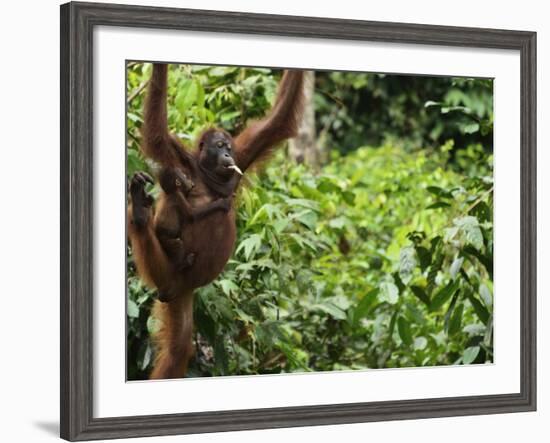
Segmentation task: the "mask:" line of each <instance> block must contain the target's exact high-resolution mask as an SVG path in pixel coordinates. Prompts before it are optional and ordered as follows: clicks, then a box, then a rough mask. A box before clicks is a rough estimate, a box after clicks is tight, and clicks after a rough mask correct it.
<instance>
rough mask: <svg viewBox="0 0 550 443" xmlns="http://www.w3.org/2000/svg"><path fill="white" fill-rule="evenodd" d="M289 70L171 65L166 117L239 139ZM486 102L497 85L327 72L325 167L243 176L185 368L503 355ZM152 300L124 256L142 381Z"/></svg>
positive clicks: (133, 98)
mask: <svg viewBox="0 0 550 443" xmlns="http://www.w3.org/2000/svg"><path fill="white" fill-rule="evenodd" d="M149 73H150V65H147V64H139V63H138V64H131V65H130V66H129V69H128V135H129V137H128V168H127V172H128V175H131V174H132V173H133V172H134V171H136V170H143V169H144V170H149V171H150V170H151V169H150V168H151V166H152V165H150V164H148V163H147V162H145V161H144V160H143V158H142V157H141V155H140V153H139V149H138V148H139V126H140V124H141V121H142V120H141V109H142V102H143V96H144V94H143V87H144V86H145V82H146V81H147V79H148V78H149ZM279 75H280V73H279V72H277V71H272V70H268V69H237V68H226V67H210V68H206V67H201V66H188V65H185V66H181V67H178V68H177V69H175V68H174V69H171V72H170V90H169V94H168V95H169V97H170V103H169V109H170V112H169V123H170V127H171V129H172V130H174V131H175V132H176V133H178V135H179V136H180V137H181V138H182V139H183V140H186V139H188V140H192V139H193V138H194V137H195V136H196V135H197V131H199V130H200V129H201V128H203V127H204V126H205V125H209V124H219V122H221V124H222V126H224V127H225V128H226V129H229V130H231V131H238V129H239V125H242V124H244V122H246V120H248V119H250V118H255V117H258V116H260V115H262V114H263V113H264V112H265V110H266V109H267V108H268V107H269V106H270V103H271V102H272V101H273V98H274V94H275V91H276V85H277V80H278V76H279ZM369 97H370V98H369ZM491 97H492V92H491V83H490V82H489V81H486V80H465V79H445V78H438V79H434V78H431V77H405V76H389V75H387V76H382V75H376V74H350V73H346V74H341V73H318V74H317V79H316V95H315V106H316V108H315V109H316V113H317V114H316V119H317V127H318V134H319V136H320V143H324V144H325V146H324V148H325V149H326V150H327V152H328V153H329V157H328V161H327V162H326V164H325V165H324V166H323V167H322V168H321V169H320V170H315V171H313V170H312V169H311V168H310V167H308V166H307V165H298V164H295V163H293V162H291V161H289V160H288V159H287V156H286V152H285V149H284V148H283V149H280V150H279V151H278V153H277V155H276V156H275V157H274V158H273V159H272V160H271V161H270V162H269V163H268V165H267V167H266V168H265V169H264V170H263V171H262V172H260V173H259V174H248V173H247V175H246V178H245V182H246V186H245V187H243V188H242V189H241V191H240V193H239V195H238V199H237V208H238V239H237V246H236V249H235V252H234V254H233V257H232V259H231V260H230V262H229V263H228V265H227V266H226V268H225V271H224V272H223V274H222V275H220V277H219V278H218V279H217V280H216V281H215V282H213V283H212V284H210V285H208V286H206V287H204V288H201V289H200V290H198V291H197V296H196V303H195V322H196V332H195V343H196V350H197V352H196V358H195V360H194V362H193V363H192V366H191V370H190V371H191V372H190V375H192V376H207V375H224V374H258V373H280V372H291V371H312V370H315V371H317V370H335V369H364V368H383V367H404V366H424V365H448V364H469V363H483V362H486V361H492V358H493V355H492V343H493V337H492V330H493V328H492V299H493V296H492V289H493V286H492V269H493V264H492V263H493V258H492V251H493V243H492V238H493V235H492V233H493V225H492V214H493V211H492V189H493V188H492V187H493V184H492V155H491V148H492V146H491V141H492V99H491ZM371 103H372V106H371ZM152 191H153V192H158V190H157V189H153V190H152ZM154 298H155V293H154V291H152V290H149V289H147V288H145V287H144V286H143V284H142V283H141V281H140V280H139V278H138V277H137V276H136V274H135V269H134V266H133V262H132V256H131V250H130V249H129V250H128V328H127V331H128V347H127V349H128V378H129V379H140V378H145V377H146V376H147V372H148V371H149V369H150V365H151V360H152V356H153V351H154V350H153V349H152V347H151V344H150V342H149V338H148V337H149V333H150V332H151V331H152V330H153V329H154V328H155V327H156V325H155V321H154V319H152V318H151V317H150V316H149V314H150V307H151V304H152V302H153V300H154Z"/></svg>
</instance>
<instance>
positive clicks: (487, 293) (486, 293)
mask: <svg viewBox="0 0 550 443" xmlns="http://www.w3.org/2000/svg"><path fill="white" fill-rule="evenodd" d="M479 295H480V297H481V299H482V300H483V303H485V306H487V307H488V308H490V307H491V306H492V305H493V294H491V290H490V289H489V288H488V287H487V285H486V284H485V283H481V284H480V285H479Z"/></svg>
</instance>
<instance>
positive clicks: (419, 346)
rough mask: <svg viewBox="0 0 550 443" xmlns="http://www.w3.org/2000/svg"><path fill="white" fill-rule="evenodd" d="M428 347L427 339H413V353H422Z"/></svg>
mask: <svg viewBox="0 0 550 443" xmlns="http://www.w3.org/2000/svg"><path fill="white" fill-rule="evenodd" d="M426 346H428V339H427V338H426V337H416V338H415V339H414V343H413V347H414V350H415V351H423V350H424V349H426Z"/></svg>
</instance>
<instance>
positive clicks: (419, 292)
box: [411, 285, 430, 307]
mask: <svg viewBox="0 0 550 443" xmlns="http://www.w3.org/2000/svg"><path fill="white" fill-rule="evenodd" d="M411 291H412V293H413V294H414V295H415V296H416V297H417V298H418V299H419V300H420V301H421V302H422V303H424V304H425V305H426V306H428V307H429V306H430V297H428V294H426V291H424V289H423V288H421V287H420V286H415V285H413V286H411Z"/></svg>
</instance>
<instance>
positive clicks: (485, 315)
mask: <svg viewBox="0 0 550 443" xmlns="http://www.w3.org/2000/svg"><path fill="white" fill-rule="evenodd" d="M467 296H468V300H469V301H470V303H471V304H472V307H473V308H474V311H475V313H476V315H477V317H478V318H479V319H480V320H481V321H482V322H483V324H485V325H486V324H487V321H488V320H489V311H488V310H487V308H486V307H485V306H483V305H482V304H481V302H480V301H479V300H478V299H477V298H475V297H474V295H473V294H472V293H471V292H468V293H467Z"/></svg>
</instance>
